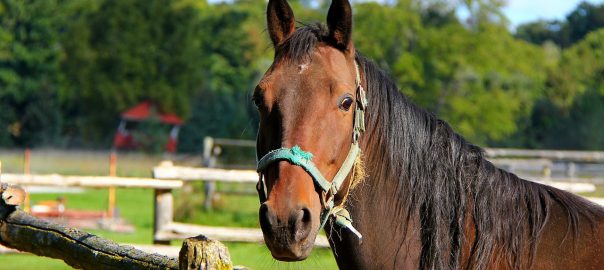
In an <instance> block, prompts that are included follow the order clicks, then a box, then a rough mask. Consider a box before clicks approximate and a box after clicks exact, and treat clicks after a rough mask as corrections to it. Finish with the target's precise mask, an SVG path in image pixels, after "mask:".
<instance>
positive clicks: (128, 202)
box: [0, 150, 337, 270]
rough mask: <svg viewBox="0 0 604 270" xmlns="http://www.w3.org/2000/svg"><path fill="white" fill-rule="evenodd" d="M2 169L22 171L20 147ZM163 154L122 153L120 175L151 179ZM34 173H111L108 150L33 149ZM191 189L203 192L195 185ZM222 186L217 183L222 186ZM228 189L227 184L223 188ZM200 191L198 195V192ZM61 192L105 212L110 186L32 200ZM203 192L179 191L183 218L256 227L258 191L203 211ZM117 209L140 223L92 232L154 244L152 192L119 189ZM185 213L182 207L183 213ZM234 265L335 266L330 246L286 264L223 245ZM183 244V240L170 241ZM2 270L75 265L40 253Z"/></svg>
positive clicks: (225, 198)
mask: <svg viewBox="0 0 604 270" xmlns="http://www.w3.org/2000/svg"><path fill="white" fill-rule="evenodd" d="M0 160H1V161H2V164H3V166H2V167H3V171H4V172H7V173H8V172H10V173H19V172H22V170H23V165H22V164H23V154H22V152H21V151H6V150H0ZM160 160H161V157H154V156H151V157H148V156H143V155H118V175H120V176H133V177H134V176H137V177H149V176H150V172H151V168H152V167H153V166H154V165H156V164H158V163H159V161H160ZM31 171H32V173H60V174H71V175H106V174H107V171H108V153H103V152H81V151H78V152H64V151H39V152H38V151H32V154H31ZM195 187H196V188H194V189H193V190H199V188H198V187H199V185H195ZM220 188H221V187H219V189H220ZM222 188H228V187H222ZM197 193H199V194H197ZM58 196H63V197H64V198H66V200H67V203H66V205H67V208H69V209H87V210H105V209H106V208H107V190H105V189H87V190H85V192H83V193H65V194H32V195H31V201H32V203H33V204H35V203H36V202H37V201H42V200H54V199H56V198H57V197H58ZM202 199H203V194H202V193H201V192H199V191H195V194H189V195H186V196H185V195H182V194H181V192H180V191H176V192H175V200H176V207H175V208H176V209H175V211H176V212H177V213H175V214H176V215H177V216H179V217H180V221H183V222H190V223H199V224H204V225H215V226H233V227H258V221H257V211H258V198H257V197H256V196H254V195H224V194H223V195H221V196H220V197H219V199H218V200H217V201H216V204H215V207H214V209H212V210H208V211H206V210H203V209H202V207H201V206H200V202H201V201H202ZM117 207H118V210H119V213H120V215H121V216H122V217H124V218H125V219H126V220H128V221H129V222H130V223H132V224H133V225H134V226H135V227H136V232H134V233H130V234H124V233H113V232H108V231H89V232H90V233H93V234H96V235H99V236H102V237H105V238H108V239H111V240H113V241H116V242H118V243H130V244H147V245H148V244H151V243H152V229H153V190H150V189H118V190H117ZM184 209H187V211H186V213H182V212H179V211H181V210H182V211H185V210H184ZM225 244H226V245H227V246H228V248H229V251H230V253H231V257H232V260H233V262H234V263H235V264H238V265H244V266H247V267H250V268H252V269H322V270H328V269H337V266H336V264H335V261H334V259H333V255H332V253H331V251H330V250H329V249H315V250H314V251H313V254H312V255H311V256H310V257H309V258H308V259H307V260H305V261H303V262H297V263H284V262H278V261H276V260H274V259H273V258H272V257H271V255H270V252H269V251H268V249H267V248H266V247H265V246H264V245H263V244H258V243H225ZM172 245H177V246H180V241H172ZM3 269H24V270H27V269H36V270H37V269H71V268H70V267H69V266H67V265H66V264H65V263H63V262H62V261H60V260H55V259H48V258H43V257H37V256H33V255H28V254H8V255H6V254H5V255H0V270H3Z"/></svg>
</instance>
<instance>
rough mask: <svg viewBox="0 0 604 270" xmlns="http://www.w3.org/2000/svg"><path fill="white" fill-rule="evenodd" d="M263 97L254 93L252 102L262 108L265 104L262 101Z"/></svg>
mask: <svg viewBox="0 0 604 270" xmlns="http://www.w3.org/2000/svg"><path fill="white" fill-rule="evenodd" d="M262 101H263V100H262V97H260V96H258V95H254V96H252V102H254V105H255V106H256V108H258V109H260V108H261V107H262V105H264V104H263V103H262Z"/></svg>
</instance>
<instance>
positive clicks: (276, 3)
mask: <svg viewBox="0 0 604 270" xmlns="http://www.w3.org/2000/svg"><path fill="white" fill-rule="evenodd" d="M266 21H267V24H268V33H269V35H270V36H271V40H272V41H273V45H274V46H277V45H279V44H281V42H283V41H284V40H285V39H287V38H288V37H289V36H290V35H291V34H292V33H293V32H294V31H295V30H296V19H295V18H294V11H292V8H291V7H290V6H289V4H288V3H287V1H286V0H269V1H268V7H267V9H266Z"/></svg>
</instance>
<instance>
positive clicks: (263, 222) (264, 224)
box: [258, 203, 271, 232]
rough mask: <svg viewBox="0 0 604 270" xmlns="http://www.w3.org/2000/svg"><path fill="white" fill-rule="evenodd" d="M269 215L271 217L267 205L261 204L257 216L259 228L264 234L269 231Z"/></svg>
mask: <svg viewBox="0 0 604 270" xmlns="http://www.w3.org/2000/svg"><path fill="white" fill-rule="evenodd" d="M270 215H271V213H270V211H269V209H268V205H266V203H263V204H262V205H260V210H259V211H258V216H259V219H260V228H262V230H263V231H264V232H269V230H270V229H271V217H270Z"/></svg>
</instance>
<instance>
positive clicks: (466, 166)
mask: <svg viewBox="0 0 604 270" xmlns="http://www.w3.org/2000/svg"><path fill="white" fill-rule="evenodd" d="M327 34H328V31H327V28H326V27H325V26H324V25H322V24H313V25H304V26H303V27H300V28H298V29H297V30H296V32H294V33H293V34H292V36H291V37H289V39H288V40H286V41H285V42H284V43H283V44H281V45H280V46H279V47H278V48H277V50H276V55H275V57H276V58H280V57H286V58H288V59H293V60H302V59H308V57H309V55H310V53H311V52H312V50H313V49H314V48H315V47H316V46H317V44H319V43H321V42H328V39H327ZM356 61H357V63H358V64H359V66H360V69H361V70H362V74H363V77H364V78H363V80H362V81H364V82H365V84H366V89H367V97H368V99H369V106H368V111H367V114H366V125H367V130H366V132H365V134H364V135H363V139H362V140H363V143H364V145H365V147H364V162H365V164H366V169H367V174H368V175H369V177H370V178H372V179H373V180H374V181H390V182H391V183H390V185H391V186H392V188H393V189H395V190H396V191H397V193H398V195H399V196H398V197H397V198H396V199H395V198H392V202H391V203H392V205H387V206H384V207H389V209H394V210H391V211H390V212H392V213H398V214H399V215H401V220H405V221H406V223H408V222H409V221H410V219H412V218H414V217H415V218H417V217H419V224H420V225H421V232H420V234H421V244H422V247H421V255H420V269H458V268H466V269H486V268H488V267H489V266H490V264H493V263H503V264H506V265H508V266H509V267H510V268H514V269H525V268H530V267H531V266H532V260H533V258H534V256H535V253H536V246H537V244H538V241H539V238H540V236H541V232H542V230H543V228H544V226H545V224H546V222H547V220H548V217H549V216H550V213H551V208H552V206H553V205H554V204H556V203H557V204H558V205H560V206H561V207H562V209H564V211H565V212H566V215H567V218H568V223H569V228H568V230H569V232H571V233H573V234H575V235H576V234H577V232H578V230H579V226H578V223H579V218H580V217H583V218H584V219H585V220H587V221H588V222H590V223H592V224H593V222H594V221H595V220H596V219H597V218H601V217H604V210H603V209H602V208H600V207H596V206H594V205H593V204H592V203H590V202H588V201H587V200H584V199H582V198H580V197H579V196H576V195H573V194H571V193H568V192H564V191H561V190H558V189H555V188H552V187H549V186H546V185H541V184H538V183H534V182H530V181H527V180H524V179H521V178H519V177H517V176H516V175H514V174H512V173H509V172H506V171H504V170H502V169H499V168H497V167H495V166H494V165H493V164H492V163H490V162H489V161H487V160H486V159H485V158H484V151H483V150H482V149H481V148H480V147H478V146H475V145H472V144H470V143H468V142H467V141H466V140H465V139H464V138H463V137H462V136H460V135H458V134H457V133H455V132H454V131H453V129H452V128H451V127H450V126H449V125H448V124H447V123H446V122H444V121H442V120H440V119H438V118H437V117H436V116H434V115H433V114H431V113H429V112H427V111H425V110H424V109H422V108H420V107H418V106H416V105H415V104H413V103H412V102H411V101H409V100H408V99H407V98H406V97H405V96H404V95H403V94H402V93H401V92H400V91H399V90H398V88H397V86H396V84H395V83H394V82H393V81H392V80H391V79H390V78H389V77H388V76H387V74H385V72H383V71H382V70H381V69H380V68H379V67H378V66H377V65H376V64H374V63H373V62H372V61H370V60H368V59H367V58H365V57H363V56H362V55H361V54H360V53H357V55H356ZM371 185H372V186H373V185H374V184H373V183H372V184H371ZM401 200H402V202H401ZM468 223H469V224H471V225H472V226H473V229H474V230H475V232H476V233H475V237H474V238H473V242H471V243H469V242H467V240H466V237H465V236H466V235H464V233H465V231H466V226H467V225H469V224H468ZM402 226H405V224H402ZM468 246H469V248H468ZM462 247H465V248H463V249H464V250H469V254H467V255H468V256H469V258H468V259H467V260H464V262H465V263H464V265H461V263H462V259H461V257H462V256H461V255H462ZM523 255H528V256H526V257H527V258H526V259H524V260H523V258H525V256H523Z"/></svg>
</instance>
